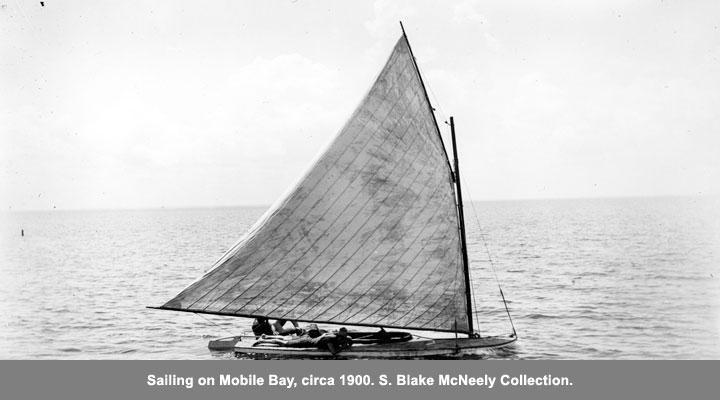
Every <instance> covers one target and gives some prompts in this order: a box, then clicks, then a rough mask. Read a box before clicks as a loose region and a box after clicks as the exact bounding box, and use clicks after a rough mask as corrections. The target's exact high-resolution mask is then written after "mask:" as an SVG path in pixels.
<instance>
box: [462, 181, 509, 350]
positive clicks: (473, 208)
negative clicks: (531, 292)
mask: <svg viewBox="0 0 720 400" xmlns="http://www.w3.org/2000/svg"><path fill="white" fill-rule="evenodd" d="M461 179H462V178H461ZM462 181H463V184H464V185H465V187H466V188H468V192H470V187H469V186H468V184H467V182H466V181H465V180H464V179H462ZM468 197H470V195H469V194H468ZM470 205H471V207H472V210H473V215H475V222H477V224H478V229H479V230H480V238H482V242H483V246H484V247H485V252H486V253H487V257H488V261H490V267H491V269H492V272H493V276H494V277H495V283H497V285H498V289H499V290H500V297H502V301H503V305H505V312H506V313H507V316H508V320H510V326H511V327H512V330H513V336H514V337H516V338H517V331H516V330H515V324H514V323H513V320H512V316H510V308H508V304H507V301H506V300H505V294H504V293H503V290H502V286H500V279H498V276H497V271H496V270H495V262H494V261H493V259H492V256H491V255H490V249H489V248H488V245H487V241H486V240H485V234H484V233H483V231H482V225H480V218H478V214H477V211H476V210H475V203H473V201H472V198H471V199H470Z"/></svg>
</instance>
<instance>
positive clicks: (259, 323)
mask: <svg viewBox="0 0 720 400" xmlns="http://www.w3.org/2000/svg"><path fill="white" fill-rule="evenodd" d="M286 322H287V320H284V319H279V320H277V321H275V322H273V323H272V324H270V321H269V320H268V319H267V318H262V317H258V318H255V321H253V324H252V331H253V333H254V334H255V336H257V337H260V336H263V335H267V336H269V335H274V334H278V335H283V336H284V335H292V334H294V333H296V334H298V335H299V334H301V333H302V329H300V326H299V325H298V323H297V322H296V321H290V322H292V324H293V326H294V328H291V329H286V328H285V327H284V325H285V323H286Z"/></svg>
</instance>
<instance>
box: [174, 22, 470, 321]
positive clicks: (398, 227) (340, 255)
mask: <svg viewBox="0 0 720 400" xmlns="http://www.w3.org/2000/svg"><path fill="white" fill-rule="evenodd" d="M458 228H459V224H458V215H457V209H456V205H455V191H454V185H453V182H452V174H451V170H450V167H449V163H448V160H447V155H446V154H445V150H444V148H443V144H442V141H441V139H440V136H439V134H438V131H437V126H436V123H435V120H434V118H433V116H432V114H431V109H430V105H429V103H428V101H427V98H426V95H425V92H424V88H423V86H422V82H421V81H420V77H419V73H418V71H417V68H416V66H415V63H414V62H413V59H412V54H411V52H410V48H409V45H408V43H407V39H406V38H405V37H404V36H403V37H401V38H400V40H399V41H398V42H397V44H396V45H395V47H394V50H393V52H392V54H391V55H390V58H389V59H388V61H387V63H386V65H385V67H384V68H383V70H382V72H381V73H380V75H379V76H378V78H377V80H376V81H375V83H374V84H373V86H372V88H371V89H370V91H369V93H368V94H367V96H366V97H365V98H364V99H363V101H362V102H361V104H360V105H359V107H358V108H357V110H356V111H355V113H354V114H353V115H352V117H351V118H350V120H349V121H348V122H347V123H346V125H345V127H344V128H343V129H342V130H341V131H340V133H339V134H338V135H337V137H336V138H335V139H334V141H333V143H332V144H331V145H330V147H329V148H328V149H327V151H326V152H325V153H324V154H323V155H322V156H321V157H320V158H319V159H318V161H317V162H316V164H315V165H314V166H313V167H312V168H311V169H310V171H309V172H308V173H307V174H306V175H305V177H304V178H303V179H302V180H301V181H300V183H299V184H298V185H297V186H296V187H295V188H294V189H293V190H292V191H291V192H290V193H289V195H288V196H287V197H286V198H285V199H284V200H283V201H281V202H280V203H278V204H277V205H276V206H275V207H274V208H273V209H272V210H270V211H269V212H268V213H266V214H265V217H264V218H263V219H262V220H261V221H260V222H259V223H257V224H256V225H255V226H254V227H253V229H252V230H251V232H249V233H248V234H247V235H246V236H245V237H244V238H243V239H242V240H241V241H240V242H238V244H236V245H235V246H234V247H233V248H232V249H231V250H230V251H228V253H227V254H225V256H223V258H221V259H220V260H219V261H218V262H217V263H216V265H215V266H214V267H213V268H212V269H211V270H210V271H209V272H207V273H206V274H205V275H204V276H203V277H202V278H201V279H199V280H198V281H196V282H195V283H193V284H192V285H190V286H189V287H187V288H186V289H185V290H183V291H182V292H181V293H180V294H178V295H177V296H176V297H175V298H173V299H172V300H170V301H169V302H167V303H166V304H165V305H163V306H162V307H161V308H166V309H173V310H182V311H191V312H201V313H213V314H223V315H237V316H265V317H269V318H283V319H292V320H299V321H314V322H330V323H338V324H347V325H370V326H387V327H399V328H413V329H427V330H440V331H459V332H467V331H468V330H469V327H468V318H467V305H466V296H465V291H466V289H465V281H464V279H465V275H464V269H463V265H462V252H461V242H460V233H459V229H458Z"/></svg>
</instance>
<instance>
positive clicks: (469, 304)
mask: <svg viewBox="0 0 720 400" xmlns="http://www.w3.org/2000/svg"><path fill="white" fill-rule="evenodd" d="M400 29H401V30H402V34H403V37H404V38H405V41H406V42H407V45H408V49H409V50H410V58H412V61H413V65H414V66H415V72H417V75H418V78H419V79H420V86H422V89H423V93H424V94H425V100H426V101H427V104H428V106H429V107H430V115H432V118H433V122H434V125H435V132H436V133H437V135H438V138H440V143H441V144H442V149H443V151H444V152H445V160H447V164H448V168H450V175H451V178H452V179H453V180H454V181H455V185H456V188H457V196H458V201H457V208H458V219H459V220H460V243H461V245H462V258H463V269H464V271H465V303H466V304H467V306H466V307H467V318H468V335H469V336H472V335H473V316H472V298H471V296H470V269H469V266H468V265H469V263H468V256H467V241H466V239H465V216H464V214H463V204H462V191H461V189H460V170H459V169H458V157H457V146H456V144H455V125H454V123H453V117H450V128H451V131H452V142H453V154H454V157H455V172H454V174H453V168H452V167H451V166H450V157H448V154H447V150H445V143H444V142H443V138H442V135H441V134H440V127H439V126H438V123H437V119H436V118H435V110H434V109H433V108H432V104H431V103H430V97H429V96H428V93H427V89H426V88H425V82H424V81H423V78H422V75H421V74H420V68H419V67H418V65H417V61H416V60H415V55H414V54H413V51H412V47H411V46H410V41H409V40H408V37H407V34H406V33H405V27H404V26H403V23H402V21H400Z"/></svg>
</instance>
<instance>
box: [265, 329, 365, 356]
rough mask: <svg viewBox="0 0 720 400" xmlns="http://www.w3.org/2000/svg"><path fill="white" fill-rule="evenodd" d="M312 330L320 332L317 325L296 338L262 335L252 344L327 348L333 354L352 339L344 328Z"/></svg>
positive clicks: (344, 347)
mask: <svg viewBox="0 0 720 400" xmlns="http://www.w3.org/2000/svg"><path fill="white" fill-rule="evenodd" d="M314 332H317V333H320V330H319V329H317V326H315V327H314V329H313V328H312V326H311V329H309V330H308V331H307V333H306V334H304V335H302V336H299V337H297V338H292V339H288V338H286V337H283V336H267V335H263V336H261V337H260V339H259V340H257V341H256V342H255V343H253V346H258V345H260V344H276V345H278V346H283V347H317V348H318V349H320V350H327V351H329V352H330V354H332V355H335V354H337V353H339V352H341V351H343V350H345V349H348V348H350V346H352V339H351V338H350V337H349V336H348V331H347V329H345V328H340V330H338V331H337V332H334V333H320V336H316V334H315V333H314Z"/></svg>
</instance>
